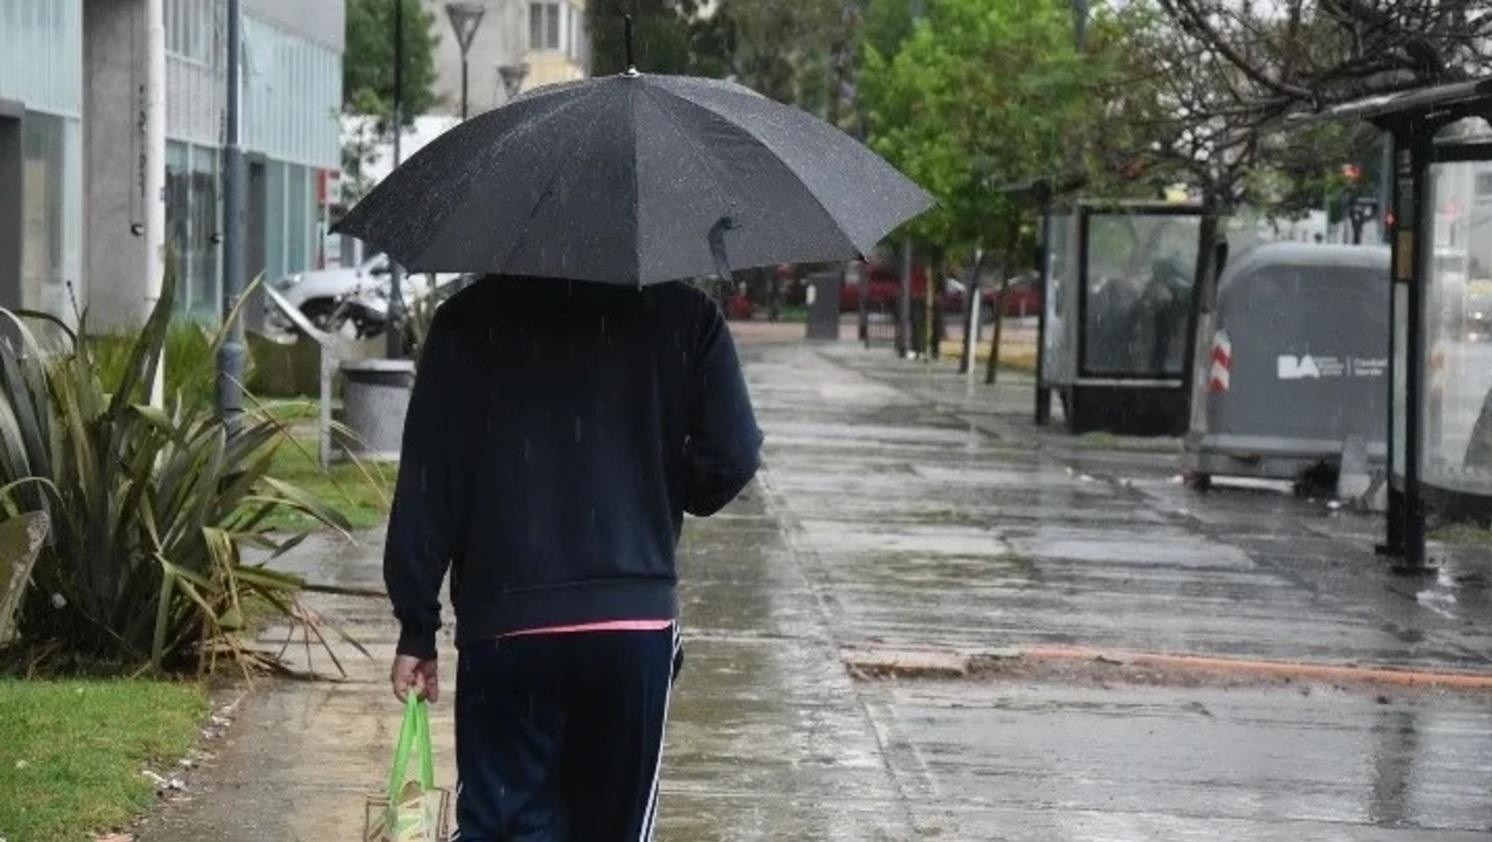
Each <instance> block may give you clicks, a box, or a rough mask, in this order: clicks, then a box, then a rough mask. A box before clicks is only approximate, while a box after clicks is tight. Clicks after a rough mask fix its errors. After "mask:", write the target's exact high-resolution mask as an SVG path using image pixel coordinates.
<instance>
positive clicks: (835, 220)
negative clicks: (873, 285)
mask: <svg viewBox="0 0 1492 842" xmlns="http://www.w3.org/2000/svg"><path fill="white" fill-rule="evenodd" d="M651 90H657V91H659V92H660V93H664V94H667V95H668V96H671V97H673V98H674V99H676V100H678V101H679V102H682V103H684V104H685V105H687V106H689V107H691V108H695V109H698V110H700V111H703V112H704V113H706V114H709V115H711V116H713V117H716V118H718V119H720V120H723V121H724V122H726V123H729V124H730V125H731V126H734V127H735V128H736V129H737V130H738V131H739V132H740V133H741V134H742V135H743V136H744V137H745V138H746V139H747V140H749V141H750V142H751V143H754V144H756V145H757V146H759V147H761V148H762V149H765V150H766V151H767V153H768V154H770V155H771V156H772V157H773V158H774V159H775V160H777V161H778V162H779V163H781V164H782V167H783V169H785V170H787V171H788V172H790V173H792V174H793V178H794V180H796V181H797V182H798V184H799V185H800V186H801V187H802V188H803V192H805V193H807V194H808V197H809V198H810V199H812V200H813V203H814V204H816V205H818V206H819V210H821V211H823V212H824V216H825V217H826V218H828V220H829V221H830V222H831V223H832V224H833V225H834V230H836V231H838V232H839V236H841V237H843V238H844V241H845V242H847V243H849V244H850V248H853V249H854V250H855V253H856V254H861V255H862V256H863V252H861V249H860V245H859V244H858V243H856V242H855V241H854V240H853V239H851V238H850V235H849V233H848V232H846V231H845V230H844V226H843V225H841V224H840V222H839V217H838V216H836V215H835V214H834V213H833V212H832V211H830V210H829V208H828V207H827V206H826V205H825V204H824V201H823V200H822V199H820V198H819V195H818V193H817V192H816V191H815V190H814V189H813V188H812V187H809V186H808V182H806V181H804V180H803V176H801V175H799V174H798V171H797V170H796V169H794V168H793V165H792V164H791V163H789V162H788V160H787V159H786V158H784V157H782V156H781V155H779V154H777V152H776V150H774V149H773V148H772V147H770V146H768V145H767V144H766V143H765V142H763V141H762V139H761V138H760V137H757V135H756V133H755V132H754V131H752V129H751V127H750V126H743V125H741V124H740V123H738V122H736V121H735V120H732V119H730V117H728V116H727V115H725V114H722V113H720V112H719V111H716V110H715V109H713V108H709V107H706V106H704V105H702V104H700V103H698V102H695V101H694V100H692V99H689V98H688V97H686V96H681V95H679V94H676V93H674V92H673V91H670V90H668V89H667V88H661V87H656V86H654V87H653V88H651ZM758 96H760V94H758ZM762 98H763V99H766V97H762ZM768 101H769V102H771V101H772V100H768ZM776 104H777V105H779V106H781V107H783V108H787V107H788V106H784V105H782V104H781V103H776ZM660 110H662V111H664V113H667V109H660ZM670 117H672V115H670ZM686 136H687V135H686ZM691 143H692V141H691ZM710 177H711V178H714V173H713V172H711V174H710Z"/></svg>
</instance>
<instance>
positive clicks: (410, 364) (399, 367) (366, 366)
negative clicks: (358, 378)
mask: <svg viewBox="0 0 1492 842" xmlns="http://www.w3.org/2000/svg"><path fill="white" fill-rule="evenodd" d="M342 370H343V371H372V372H392V373H396V374H397V373H405V372H407V373H410V374H413V373H414V360H389V359H372V360H347V361H345V362H343V363H342Z"/></svg>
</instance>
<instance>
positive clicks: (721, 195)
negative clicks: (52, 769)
mask: <svg viewBox="0 0 1492 842" xmlns="http://www.w3.org/2000/svg"><path fill="white" fill-rule="evenodd" d="M643 92H644V93H645V94H647V96H648V98H649V99H653V88H652V87H650V86H649V87H644V88H643ZM675 98H676V99H678V100H679V101H680V102H688V100H686V99H684V98H683V97H675ZM653 102H654V104H655V105H657V106H658V110H659V111H660V112H662V113H663V116H664V117H666V118H667V119H668V122H669V124H670V125H672V126H673V127H674V130H675V131H677V132H678V133H679V137H682V138H683V139H684V142H685V143H687V144H688V145H689V149H690V151H691V152H693V153H694V157H695V158H698V159H699V162H700V163H701V164H703V165H704V167H705V172H706V173H708V174H709V176H710V183H711V184H712V185H714V187H715V195H716V198H718V199H719V200H720V203H721V204H722V205H724V206H725V207H726V208H734V207H735V205H736V203H735V202H734V201H732V200H731V199H730V198H729V197H728V194H727V191H726V189H725V185H724V184H722V183H721V182H720V177H719V176H718V175H717V174H716V173H715V165H714V161H712V160H711V159H710V156H708V155H706V154H705V153H704V150H702V149H700V148H699V144H697V143H695V142H694V137H693V136H691V135H690V134H689V132H688V131H687V130H686V129H685V128H684V126H683V125H681V124H680V123H679V119H678V117H676V116H674V114H673V113H672V112H670V111H669V110H668V109H667V108H665V107H664V106H663V104H662V103H659V102H658V101H657V100H656V99H653ZM706 110H707V111H708V109H706ZM710 113H712V114H713V113H714V112H710ZM794 175H797V173H794ZM805 186H807V185H805Z"/></svg>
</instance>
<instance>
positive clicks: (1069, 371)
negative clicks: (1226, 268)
mask: <svg viewBox="0 0 1492 842" xmlns="http://www.w3.org/2000/svg"><path fill="white" fill-rule="evenodd" d="M1202 219H1203V211H1202V208H1201V207H1200V206H1198V205H1192V204H1174V203H1162V202H1099V201H1079V202H1075V203H1073V204H1071V205H1066V206H1059V207H1052V208H1050V209H1049V210H1048V211H1047V214H1046V218H1045V222H1044V234H1043V248H1042V251H1043V256H1042V276H1043V278H1042V281H1043V299H1044V301H1043V307H1042V313H1041V321H1040V328H1039V330H1040V335H1039V339H1038V343H1037V347H1038V352H1037V354H1038V359H1037V369H1038V374H1037V423H1041V424H1044V423H1047V421H1048V416H1049V412H1048V407H1049V405H1050V401H1049V396H1050V395H1051V394H1053V393H1055V394H1056V395H1057V396H1058V397H1059V398H1060V400H1061V402H1062V407H1063V412H1064V416H1065V418H1066V424H1067V428H1068V430H1070V431H1071V432H1074V433H1083V432H1090V431H1094V430H1104V431H1108V432H1114V433H1122V434H1128V435H1180V434H1181V433H1182V432H1183V431H1184V430H1185V429H1186V422H1187V394H1186V389H1185V369H1186V365H1187V364H1188V362H1189V354H1188V353H1187V349H1188V345H1189V342H1190V332H1189V327H1190V325H1189V320H1190V314H1191V307H1192V293H1193V288H1194V286H1195V281H1196V271H1197V251H1198V249H1199V247H1200V243H1201V233H1202Z"/></svg>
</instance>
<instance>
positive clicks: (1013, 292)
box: [943, 275, 1041, 322]
mask: <svg viewBox="0 0 1492 842" xmlns="http://www.w3.org/2000/svg"><path fill="white" fill-rule="evenodd" d="M999 291H1000V290H999V288H998V287H996V286H993V285H986V286H984V287H983V288H982V289H981V290H980V295H979V298H980V301H981V302H982V304H983V307H984V310H983V311H982V312H981V313H980V320H981V321H985V322H988V321H989V320H990V318H991V317H992V316H993V315H994V312H995V298H996V297H997V296H998V294H999ZM966 294H967V291H966V287H965V286H964V284H963V282H962V281H958V280H953V279H949V281H948V292H947V293H945V295H944V298H943V309H944V310H945V311H946V312H950V313H962V312H964V296H965V295H966ZM1001 310H1002V315H1004V316H1006V317H1007V318H1010V317H1024V316H1035V315H1037V314H1038V313H1040V312H1041V283H1040V279H1039V278H1036V277H1033V276H1031V275H1022V276H1020V277H1019V278H1012V279H1011V281H1010V285H1009V286H1008V287H1007V288H1006V290H1005V303H1004V306H1003V307H1001Z"/></svg>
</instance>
